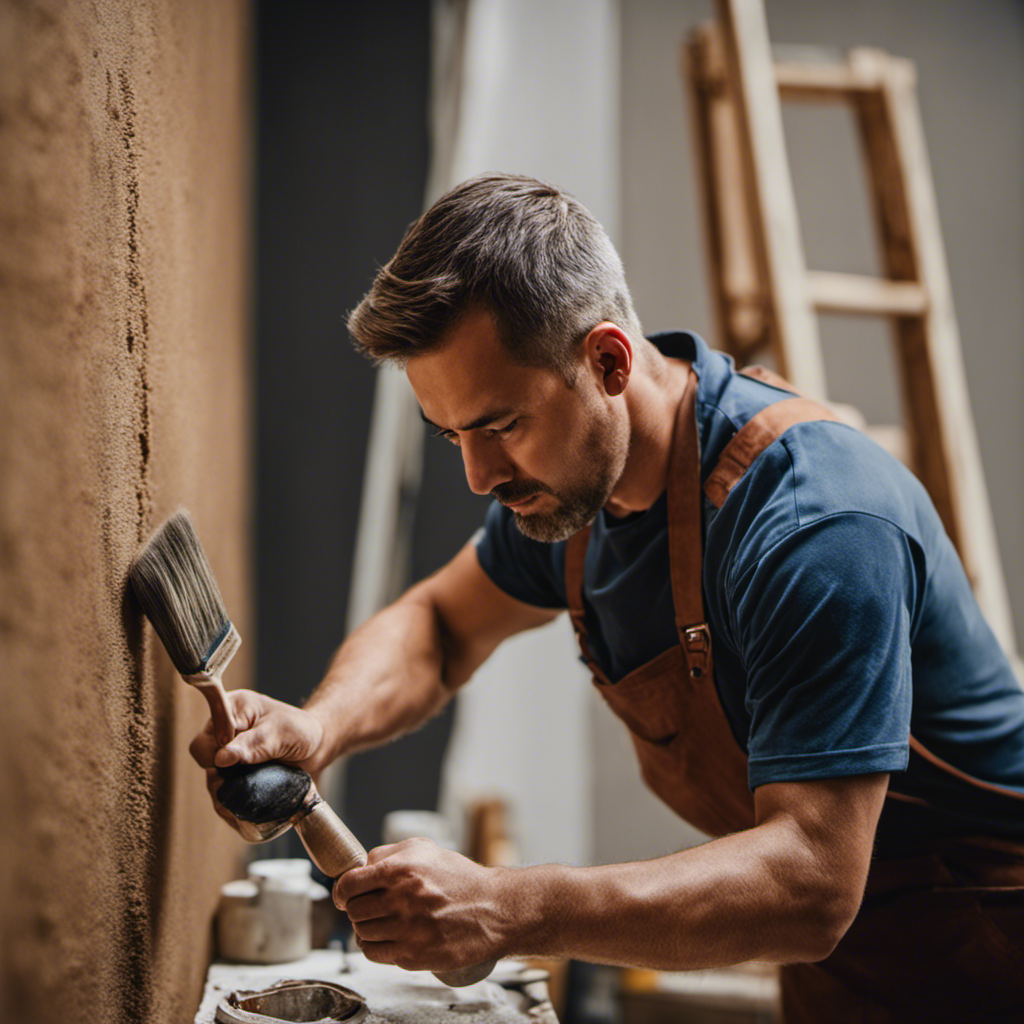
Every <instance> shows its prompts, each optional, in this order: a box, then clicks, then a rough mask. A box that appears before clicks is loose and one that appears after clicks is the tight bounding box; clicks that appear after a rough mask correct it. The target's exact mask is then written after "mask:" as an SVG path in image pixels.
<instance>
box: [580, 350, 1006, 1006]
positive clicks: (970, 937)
mask: <svg viewBox="0 0 1024 1024" xmlns="http://www.w3.org/2000/svg"><path fill="white" fill-rule="evenodd" d="M743 372H744V373H746V374H748V375H749V376H754V377H758V378H761V379H764V380H767V381H769V382H770V383H772V384H774V385H776V386H778V387H783V388H786V389H788V390H792V389H790V388H789V385H787V384H786V383H785V382H784V381H782V380H781V378H778V377H776V376H775V375H774V374H772V373H770V371H766V370H763V369H761V368H760V367H751V368H749V369H747V370H745V371H743ZM696 392H697V375H696V372H695V371H694V370H693V369H692V368H691V370H690V373H689V380H688V382H687V386H686V389H685V391H684V393H683V398H682V401H681V402H680V406H679V412H678V415H677V418H676V424H675V431H674V434H673V439H672V450H671V455H670V463H669V481H668V544H669V566H670V572H671V580H672V600H673V605H674V608H675V618H676V626H677V630H678V636H679V643H678V644H677V645H676V646H674V647H671V648H669V649H668V650H666V651H664V652H662V653H661V654H659V655H658V656H657V657H656V658H654V659H653V660H652V661H649V662H647V663H646V664H645V665H641V666H640V668H638V669H636V670H634V671H633V672H630V673H629V674H628V675H626V676H624V677H623V678H622V679H620V680H619V681H618V682H617V683H614V684H613V683H611V681H610V680H609V679H608V677H607V676H606V675H605V673H604V672H603V670H602V669H601V667H600V666H599V665H598V664H597V663H596V662H595V660H594V659H593V657H592V656H591V653H590V649H589V645H588V642H587V634H586V627H585V623H584V608H583V565H584V560H585V557H586V551H587V544H588V541H589V539H590V529H589V527H588V528H586V529H584V530H581V531H580V532H579V533H577V534H576V535H575V536H573V537H571V538H570V539H569V541H568V543H567V545H566V553H565V580H566V593H567V598H568V605H569V615H570V618H571V619H572V624H573V628H574V630H575V631H576V636H577V638H578V640H579V644H580V650H581V652H582V654H583V658H584V660H585V661H586V663H587V665H588V666H589V667H590V670H591V672H592V673H593V678H594V683H595V685H596V687H597V690H598V692H599V693H600V694H601V696H602V697H603V698H604V699H605V700H606V701H607V703H608V705H609V707H610V708H611V709H612V711H613V712H614V713H615V714H616V715H617V716H618V717H619V718H620V719H622V721H623V722H625V724H626V726H627V727H628V729H629V732H630V735H631V737H632V740H633V745H634V746H635V748H636V751H637V756H638V758H639V761H640V768H641V772H642V775H643V778H644V781H645V782H646V783H647V785H648V786H649V787H650V788H651V789H652V790H653V791H654V792H655V793H656V794H657V795H658V796H659V797H660V798H661V799H662V800H664V801H665V803H666V804H668V805H669V807H671V808H672V809H673V810H674V811H676V813H677V814H679V815H680V816H681V817H682V818H684V819H686V820H687V821H688V822H690V823H691V824H693V825H695V826H696V827H697V828H699V829H701V830H702V831H704V832H707V833H708V834H709V835H712V836H721V835H724V834H726V833H728V832H735V831H739V830H741V829H746V828H751V827H752V826H753V825H754V801H753V797H752V795H751V792H750V789H749V786H748V783H747V757H746V754H745V753H744V752H743V749H742V748H741V747H740V745H739V743H738V742H737V741H736V739H735V738H734V736H733V734H732V731H731V729H730V727H729V724H728V721H727V719H726V717H725V712H724V711H723V709H722V706H721V703H720V701H719V699H718V693H717V691H716V689H715V683H714V675H713V669H712V660H711V634H710V631H709V628H708V624H707V620H706V618H705V616H704V601H703V590H702V579H703V574H702V565H703V543H702V530H701V493H702V488H701V480H700V444H699V439H698V434H697V422H696V409H695V403H696ZM836 418H837V417H836V416H835V415H833V414H832V413H831V412H829V411H828V410H827V409H825V408H824V407H822V406H819V405H817V404H816V403H814V402H812V401H810V400H808V399H804V398H802V397H793V398H789V399H784V400H782V401H780V402H777V403H775V404H774V405H770V406H768V407H767V408H765V409H762V410H761V411H760V412H759V413H757V414H756V415H755V416H753V417H752V418H751V420H750V421H749V422H748V423H747V424H746V425H744V427H743V428H742V429H741V430H740V431H739V432H738V433H737V434H736V435H735V436H734V437H733V438H732V440H731V441H730V442H729V444H728V445H726V447H725V450H724V451H723V453H722V455H721V457H720V459H719V461H718V463H717V464H716V466H715V468H714V470H713V471H712V472H711V474H710V476H709V477H708V479H707V481H706V482H705V484H704V487H703V493H704V494H706V495H707V497H708V498H709V500H710V501H711V502H712V503H713V504H714V505H716V506H717V507H719V508H720V507H721V506H722V504H723V503H724V501H725V499H726V497H728V494H729V492H730V491H731V490H732V488H733V487H734V486H735V485H736V483H737V482H738V481H739V480H740V478H741V477H742V476H743V474H744V473H745V472H746V470H747V469H748V468H749V466H750V465H751V463H752V462H753V461H754V459H755V458H756V457H757V456H758V455H759V454H760V453H761V452H762V451H764V449H765V448H767V447H768V445H770V444H771V443H772V442H773V441H774V440H776V439H777V438H778V437H779V436H781V434H783V433H784V432H785V431H786V430H788V429H789V428H790V427H791V426H793V425H794V424H796V423H803V422H809V421H813V420H825V419H827V420H835V419H836ZM911 744H912V747H913V748H914V751H915V753H916V754H919V755H921V756H925V757H927V758H928V759H929V760H931V761H932V762H933V764H937V765H938V766H939V767H945V768H947V769H949V770H950V771H951V772H954V773H955V774H957V775H959V776H960V777H961V778H966V779H967V780H968V781H975V780H971V779H970V778H969V777H967V776H964V775H963V773H959V772H956V770H955V769H952V768H951V767H950V766H943V764H942V763H941V762H938V759H937V758H934V757H933V756H932V755H930V754H929V753H928V752H927V751H926V750H925V749H924V748H923V747H922V746H921V745H920V744H919V743H918V742H917V741H916V740H915V739H913V738H912V739H911ZM979 785H983V784H980V783H979ZM989 788H991V787H989ZM1004 792H1005V793H1006V794H1007V795H1009V796H1017V797H1019V794H1014V793H1012V791H1008V790H1007V791H1004ZM888 795H889V797H890V798H892V799H891V800H890V801H889V802H890V803H892V802H893V801H894V800H895V801H898V802H899V805H900V807H901V808H904V807H905V808H907V812H908V813H910V814H918V815H922V816H924V817H927V815H928V813H929V812H928V810H927V808H925V807H921V806H917V805H918V804H919V803H920V802H919V801H916V800H914V799H912V798H909V797H906V796H902V795H900V794H897V793H895V792H893V791H890V793H889V794H888ZM1021 808H1022V812H1024V798H1021ZM901 852H903V853H905V851H901ZM782 987H783V1008H784V1016H785V1019H786V1021H787V1024H805V1022H806V1024H844V1022H846V1021H850V1022H853V1021H858V1022H879V1024H882V1022H896V1021H901V1022H905V1021H922V1022H925V1021H927V1022H929V1024H937V1022H941V1021H946V1020H949V1021H952V1020H979V1021H980V1020H985V1021H993V1022H994V1021H1021V1022H1024V845H1021V844H1018V843H1012V842H1004V841H1000V840H995V839H984V838H974V839H971V838H964V837H960V838H950V837H942V836H936V837H935V838H934V840H933V841H930V842H927V843H925V844H924V848H922V849H917V850H915V851H913V856H906V855H903V856H896V857H890V858H887V859H874V860H873V861H872V867H871V870H870V872H869V875H868V882H867V891H866V894H865V898H864V903H863V906H862V908H861V911H860V913H859V914H858V916H857V918H856V920H855V921H854V923H853V925H852V926H851V927H850V929H849V931H848V932H847V934H846V935H845V936H844V938H843V939H842V941H841V942H840V943H839V945H838V947H837V948H836V950H835V952H833V953H832V955H831V956H830V957H828V959H827V960H824V961H822V962H821V963H819V964H796V965H791V966H786V967H784V968H783V969H782Z"/></svg>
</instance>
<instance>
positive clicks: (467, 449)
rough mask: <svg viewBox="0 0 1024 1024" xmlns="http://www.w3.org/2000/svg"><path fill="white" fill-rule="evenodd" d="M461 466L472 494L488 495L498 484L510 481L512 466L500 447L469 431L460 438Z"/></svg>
mask: <svg viewBox="0 0 1024 1024" xmlns="http://www.w3.org/2000/svg"><path fill="white" fill-rule="evenodd" d="M461 450H462V464H463V466H464V467H465V469H466V482H467V483H468V484H469V489H470V490H471V491H472V492H473V493H474V494H488V493H490V491H491V490H492V489H493V488H494V487H496V486H497V485H498V484H503V483H506V482H507V481H509V480H511V479H512V475H513V469H514V467H513V465H512V463H511V462H510V461H509V459H508V456H507V455H505V453H504V452H503V451H502V449H501V445H499V444H497V443H495V442H494V441H492V440H491V439H489V438H486V437H481V436H479V435H477V436H474V432H473V431H470V432H469V433H468V434H466V435H465V436H464V437H463V438H462V445H461Z"/></svg>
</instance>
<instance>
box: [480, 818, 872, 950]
mask: <svg viewBox="0 0 1024 1024" xmlns="http://www.w3.org/2000/svg"><path fill="white" fill-rule="evenodd" d="M498 888H499V891H500V892H501V893H502V895H501V897H500V899H501V902H502V904H503V906H504V908H505V911H506V914H507V917H506V920H507V921H509V922H511V923H510V925H509V931H508V933H507V952H508V953H520V954H535V955H548V956H557V957H572V958H576V959H582V960H587V961H591V962H595V963H608V964H618V965H623V966H636V967H651V968H657V969H661V970H691V969H696V968H706V967H719V966H724V965H727V964H736V963H743V962H745V961H747V960H755V959H756V960H765V961H772V962H779V963H788V962H800V961H808V960H819V959H822V958H823V957H825V956H826V955H827V954H828V953H829V952H830V951H831V948H832V947H833V946H834V944H835V942H837V941H838V939H839V937H840V936H841V935H842V934H843V932H844V931H845V929H846V927H847V926H848V924H849V921H850V920H851V919H852V913H855V911H856V905H855V904H856V901H857V899H859V894H858V895H857V896H856V897H855V898H854V900H853V901H851V899H850V895H849V886H842V885H836V884H835V881H834V880H833V879H831V878H830V877H829V871H828V865H827V864H822V863H817V862H816V861H815V857H814V854H813V853H812V852H811V851H810V850H809V848H807V847H806V846H805V845H804V844H803V843H802V842H801V841H800V838H799V836H797V835H794V834H793V833H792V828H791V826H790V825H789V824H787V823H785V822H775V821H773V822H768V823H766V824H764V825H761V826H758V827H756V828H753V829H749V830H748V831H745V832H740V833H736V834H735V835H731V836H727V837H725V838H723V839H718V840H715V841H713V842H710V843H707V844H705V845H704V846H700V847H696V848H694V849H692V850H684V851H682V852H681V853H675V854H671V855H670V856H667V857H662V858H659V859H657V860H652V861H643V862H639V863H631V864H617V865H610V866H602V867H590V868H571V867H564V866H561V865H542V866H539V867H536V868H522V869H508V870H505V871H504V872H503V873H502V874H501V875H500V881H499V885H498ZM854 889H856V886H854Z"/></svg>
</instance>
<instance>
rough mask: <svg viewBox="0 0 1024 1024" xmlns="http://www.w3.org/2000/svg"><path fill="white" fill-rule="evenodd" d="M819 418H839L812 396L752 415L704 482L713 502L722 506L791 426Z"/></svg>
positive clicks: (783, 403) (791, 400)
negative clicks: (772, 444) (757, 461)
mask: <svg viewBox="0 0 1024 1024" xmlns="http://www.w3.org/2000/svg"><path fill="white" fill-rule="evenodd" d="M816 420H832V421H834V422H836V423H838V422H840V420H839V417H838V416H836V415H835V413H832V412H829V410H828V409H826V408H825V407H824V406H823V405H818V403H817V402H812V401H811V400H810V399H809V398H785V399H783V400H782V401H781V402H776V403H775V404H774V405H768V406H765V408H763V409H762V410H761V411H760V412H759V413H756V414H755V415H753V416H752V417H751V418H750V419H749V420H748V421H747V422H746V423H745V424H744V425H743V426H742V427H741V428H740V430H739V431H737V433H736V435H735V436H734V437H733V439H732V440H731V441H730V442H729V443H728V444H727V445H726V446H725V450H724V451H723V452H722V455H721V457H720V458H719V460H718V464H717V465H716V466H715V468H714V470H712V472H711V475H710V476H709V477H708V478H707V481H706V482H705V484H704V493H705V494H706V495H707V496H708V500H709V501H710V502H711V504H712V505H714V506H715V508H721V507H722V505H723V504H725V499H726V498H727V497H729V492H730V491H731V490H732V489H733V488H734V487H735V486H736V484H738V483H739V481H740V478H741V477H742V476H743V474H744V473H746V471H747V470H748V469H749V468H750V464H751V463H752V462H753V461H754V459H756V458H757V457H758V455H760V454H761V452H763V451H764V450H765V448H767V447H768V446H769V445H770V444H771V443H772V442H773V441H775V440H776V439H777V438H779V437H781V436H782V434H784V433H785V432H786V431H787V430H789V428H790V427H792V426H795V425H796V424H797V423H809V422H813V421H816Z"/></svg>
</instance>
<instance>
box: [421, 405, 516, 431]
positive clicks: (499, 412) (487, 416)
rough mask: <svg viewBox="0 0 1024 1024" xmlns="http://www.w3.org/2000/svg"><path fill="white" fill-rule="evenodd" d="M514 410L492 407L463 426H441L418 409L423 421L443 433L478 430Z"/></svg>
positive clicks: (510, 413)
mask: <svg viewBox="0 0 1024 1024" xmlns="http://www.w3.org/2000/svg"><path fill="white" fill-rule="evenodd" d="M514 412H515V409H513V408H506V409H494V410H493V411H491V412H485V413H484V414H483V416H477V418H476V419H475V420H473V422H472V423H467V424H466V425H465V426H464V427H442V426H440V425H439V424H437V423H435V422H434V421H433V420H431V419H427V416H426V414H425V413H424V412H423V410H422V409H420V419H422V420H423V422H424V423H426V424H428V425H429V426H431V427H433V428H434V429H435V430H440V431H442V432H443V433H448V432H449V431H450V430H457V431H460V432H461V431H465V430H479V429H480V427H488V426H490V425H491V424H492V423H496V422H497V421H498V420H503V419H505V418H506V417H507V416H511V415H512V414H513V413H514Z"/></svg>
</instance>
